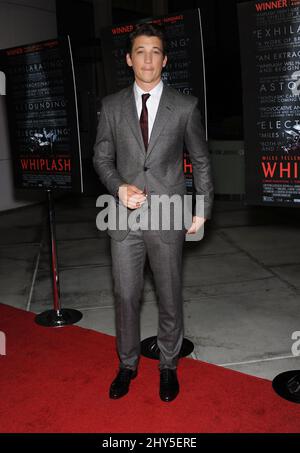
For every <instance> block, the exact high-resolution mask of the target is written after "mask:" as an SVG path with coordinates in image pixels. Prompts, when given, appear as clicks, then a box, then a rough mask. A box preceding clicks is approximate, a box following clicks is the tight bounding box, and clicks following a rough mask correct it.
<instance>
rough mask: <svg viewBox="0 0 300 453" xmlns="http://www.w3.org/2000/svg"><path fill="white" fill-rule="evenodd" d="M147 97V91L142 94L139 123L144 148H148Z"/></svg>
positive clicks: (148, 95)
mask: <svg viewBox="0 0 300 453" xmlns="http://www.w3.org/2000/svg"><path fill="white" fill-rule="evenodd" d="M149 97H150V94H149V93H146V94H142V112H141V116H140V125H141V130H142V136H143V140H144V145H145V149H146V150H147V148H148V109H147V105H146V102H147V100H148V99H149Z"/></svg>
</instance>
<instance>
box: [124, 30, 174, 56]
mask: <svg viewBox="0 0 300 453" xmlns="http://www.w3.org/2000/svg"><path fill="white" fill-rule="evenodd" d="M138 36H156V37H157V38H159V39H160V40H161V42H162V50H163V55H164V56H165V55H166V54H167V42H166V37H165V33H164V29H163V27H161V26H160V25H154V24H139V25H137V26H136V27H135V29H134V30H133V32H131V33H130V35H129V39H128V53H129V54H131V52H132V48H133V43H134V40H135V39H136V38H137V37H138Z"/></svg>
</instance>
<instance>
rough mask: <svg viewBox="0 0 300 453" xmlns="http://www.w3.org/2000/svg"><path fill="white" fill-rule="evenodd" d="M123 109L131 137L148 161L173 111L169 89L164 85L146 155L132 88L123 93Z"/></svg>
mask: <svg viewBox="0 0 300 453" xmlns="http://www.w3.org/2000/svg"><path fill="white" fill-rule="evenodd" d="M123 107H124V109H123V114H124V116H125V118H126V120H127V123H128V125H129V127H130V129H131V131H132V133H133V135H134V136H135V138H136V140H137V142H138V144H139V149H140V150H141V152H142V154H143V156H144V157H146V159H148V157H149V155H150V154H151V152H152V151H153V148H154V147H155V144H156V142H157V139H158V138H159V135H160V134H161V132H162V131H163V129H164V127H165V125H166V124H167V121H168V119H169V118H170V115H171V113H172V111H173V110H174V105H173V102H172V96H171V95H170V91H169V88H168V86H166V85H164V88H163V92H162V94H161V98H160V102H159V106H158V109H157V113H156V117H155V121H154V124H153V128H152V132H151V136H150V141H149V145H148V150H147V153H146V150H145V146H144V141H143V136H142V131H141V126H140V122H139V118H138V114H137V110H136V104H135V98H134V92H133V86H130V87H128V90H127V91H126V92H125V99H124V103H123Z"/></svg>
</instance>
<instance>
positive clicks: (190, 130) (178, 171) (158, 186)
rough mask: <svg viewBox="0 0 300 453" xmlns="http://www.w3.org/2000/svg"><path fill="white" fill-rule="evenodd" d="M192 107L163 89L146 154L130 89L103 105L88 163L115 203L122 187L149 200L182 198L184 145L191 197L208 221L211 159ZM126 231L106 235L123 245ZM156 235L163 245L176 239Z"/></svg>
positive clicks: (193, 102) (190, 98)
mask: <svg viewBox="0 0 300 453" xmlns="http://www.w3.org/2000/svg"><path fill="white" fill-rule="evenodd" d="M197 104H198V100H197V99H196V98H195V97H193V96H186V95H183V94H181V93H179V92H178V91H177V90H175V89H173V88H171V87H168V86H166V85H164V88H163V92H162V96H161V100H160V104H159V107H158V111H157V114H156V118H155V122H154V125H153V129H152V133H151V137H150V141H149V145H148V150H147V152H146V150H145V147H144V143H143V138H142V133H141V128H140V124H139V118H138V115H137V109H136V104H135V98H134V92H133V86H130V87H128V88H125V89H123V90H121V91H119V92H118V93H115V94H112V95H109V96H107V97H105V98H104V99H103V100H102V109H101V113H100V119H99V124H98V130H97V137H96V142H95V146H94V157H93V162H94V167H95V170H96V172H97V173H98V175H99V177H100V180H101V182H102V183H103V184H104V185H105V186H106V187H107V189H108V191H109V192H110V194H112V195H114V196H115V197H116V194H117V192H118V188H119V186H120V185H121V184H124V183H128V184H134V185H135V186H137V187H138V188H140V189H142V190H143V189H145V190H146V192H147V194H148V196H149V195H153V194H156V195H163V194H167V195H173V194H179V195H181V196H183V195H184V194H186V186H185V179H184V172H183V147H184V144H185V145H186V148H187V149H188V151H189V155H190V158H191V162H192V164H193V177H194V190H195V193H196V194H198V195H204V216H205V217H206V218H209V217H210V215H211V208H212V202H213V184H212V176H211V166H210V157H209V153H208V149H207V142H206V140H205V134H204V131H203V128H202V125H201V115H200V112H199V110H198V108H197ZM116 200H117V197H116ZM127 211H128V212H129V213H130V212H132V211H131V210H129V209H128V210H127ZM128 231H129V230H127V231H124V230H123V231H120V230H116V231H109V234H110V235H111V236H112V237H113V238H114V239H116V240H122V239H124V238H125V237H126V235H127V233H128ZM160 233H161V235H162V238H163V240H165V241H166V242H174V241H176V240H177V238H178V232H176V231H160ZM176 233H177V235H176Z"/></svg>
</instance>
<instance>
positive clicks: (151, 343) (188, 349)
mask: <svg viewBox="0 0 300 453" xmlns="http://www.w3.org/2000/svg"><path fill="white" fill-rule="evenodd" d="M193 350H194V343H192V342H191V341H190V340H188V339H187V338H184V339H183V342H182V346H181V349H180V353H179V357H186V356H187V355H189V354H191V353H192V352H193ZM141 354H142V355H143V356H144V357H148V359H154V360H159V347H158V345H157V337H156V336H155V337H149V338H145V340H143V341H141Z"/></svg>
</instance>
